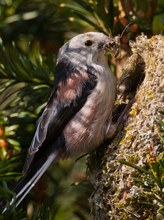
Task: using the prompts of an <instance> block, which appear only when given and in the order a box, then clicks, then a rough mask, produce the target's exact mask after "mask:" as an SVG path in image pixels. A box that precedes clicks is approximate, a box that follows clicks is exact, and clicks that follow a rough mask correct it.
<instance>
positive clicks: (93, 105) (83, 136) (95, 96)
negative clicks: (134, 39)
mask: <svg viewBox="0 0 164 220" xmlns="http://www.w3.org/2000/svg"><path fill="white" fill-rule="evenodd" d="M111 74H112V75H113V73H111V72H107V73H106V74H105V75H99V77H98V83H97V85H96V87H95V88H94V90H93V91H92V93H91V94H90V95H89V97H88V99H87V101H86V103H85V105H84V106H83V107H82V108H81V110H80V111H79V112H78V113H77V114H76V115H75V116H74V117H73V118H72V119H71V120H70V122H69V123H68V124H67V126H66V127H65V129H64V137H65V141H66V149H67V151H68V154H72V153H74V152H76V151H77V152H79V151H80V152H89V151H91V150H92V149H94V148H95V147H97V146H98V145H99V144H100V143H101V142H102V141H103V139H104V137H105V132H106V130H105V125H106V122H107V121H108V122H110V121H111V118H112V109H113V104H114V100H115V87H116V86H115V78H114V75H113V76H112V75H111Z"/></svg>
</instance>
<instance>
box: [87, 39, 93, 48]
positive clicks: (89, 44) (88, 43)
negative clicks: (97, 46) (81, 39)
mask: <svg viewBox="0 0 164 220" xmlns="http://www.w3.org/2000/svg"><path fill="white" fill-rule="evenodd" d="M92 44H93V41H92V40H86V41H85V46H87V47H90V46H92Z"/></svg>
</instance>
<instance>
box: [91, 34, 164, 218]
mask: <svg viewBox="0 0 164 220" xmlns="http://www.w3.org/2000/svg"><path fill="white" fill-rule="evenodd" d="M130 46H131V49H132V52H133V55H132V57H130V58H129V61H126V66H125V68H124V72H126V70H127V71H129V69H128V68H129V66H128V65H127V63H128V64H129V65H131V62H132V60H133V57H135V56H136V55H137V56H140V57H141V58H142V59H143V61H144V63H145V65H144V74H145V76H144V79H143V81H142V83H141V85H140V86H139V87H138V88H137V91H136V94H135V102H134V103H133V105H132V108H131V110H130V113H129V116H128V120H127V122H126V124H125V125H124V127H123V128H122V129H121V130H120V131H119V132H118V133H117V134H116V136H115V138H114V139H113V140H112V141H111V142H110V144H109V145H108V146H106V144H103V146H100V148H99V149H98V150H97V152H96V153H95V154H91V155H90V157H89V160H88V167H89V171H88V173H89V176H90V179H91V182H92V183H93V186H94V188H95V191H94V192H93V194H92V196H91V198H90V205H91V211H92V214H93V216H94V219H97V220H108V219H110V220H133V219H134V220H135V219H140V220H142V219H149V220H151V219H159V220H160V219H164V157H163V153H164V152H163V147H162V141H163V139H162V128H161V126H162V125H161V123H162V119H163V114H164V96H163V90H164V79H163V75H164V37H163V36H161V35H158V36H154V37H152V38H151V39H148V38H147V37H146V36H144V35H141V36H138V37H137V38H136V42H131V43H130ZM135 61H136V63H135V64H136V65H133V67H134V66H135V67H137V66H138V65H139V64H140V63H139V62H140V59H135ZM135 69H136V68H131V69H130V71H131V74H132V75H133V72H135ZM105 146H106V147H105Z"/></svg>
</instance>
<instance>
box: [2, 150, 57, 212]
mask: <svg viewBox="0 0 164 220" xmlns="http://www.w3.org/2000/svg"><path fill="white" fill-rule="evenodd" d="M58 155H59V152H53V153H51V154H50V155H49V156H48V157H47V158H44V159H43V158H42V160H41V159H40V160H39V161H37V163H35V164H34V166H33V167H32V169H30V170H29V171H27V173H26V174H25V175H24V176H23V177H22V178H21V179H20V180H19V181H18V183H17V184H16V185H15V187H14V188H13V192H15V194H16V196H15V197H13V198H12V199H11V201H10V203H9V206H6V207H5V208H4V209H3V212H2V214H3V213H4V212H6V211H7V210H8V209H9V207H10V206H12V205H13V204H15V205H16V207H17V206H18V205H19V204H20V203H21V201H22V200H23V199H24V198H25V196H26V195H27V194H28V193H29V191H30V190H31V189H32V188H33V187H34V185H35V184H36V183H37V182H38V180H39V179H40V177H41V176H42V175H43V174H44V172H45V171H46V170H47V169H48V167H49V166H50V165H51V163H52V162H53V161H54V160H55V158H57V157H58Z"/></svg>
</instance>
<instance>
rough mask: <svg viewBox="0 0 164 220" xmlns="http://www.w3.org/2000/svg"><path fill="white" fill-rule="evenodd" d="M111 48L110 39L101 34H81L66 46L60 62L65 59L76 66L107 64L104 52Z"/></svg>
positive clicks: (62, 50)
mask: <svg viewBox="0 0 164 220" xmlns="http://www.w3.org/2000/svg"><path fill="white" fill-rule="evenodd" d="M108 47H110V40H109V37H107V36H106V35H104V34H103V33H99V32H88V33H85V34H79V35H77V36H75V37H73V38H72V39H71V40H69V41H68V42H67V43H66V44H64V45H63V46H62V47H61V49H60V52H59V55H58V60H59V59H61V58H63V57H65V58H67V59H68V60H69V61H71V62H72V63H74V64H77V65H79V64H82V63H85V64H87V65H91V64H92V63H97V64H98V63H100V64H101V63H104V62H106V56H105V53H104V50H105V49H107V48H108Z"/></svg>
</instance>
